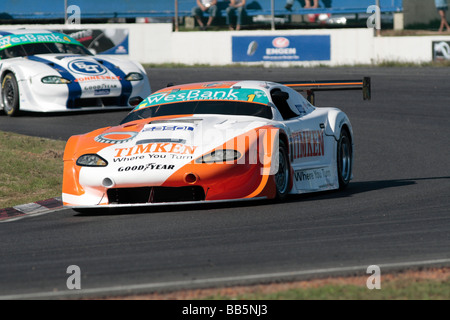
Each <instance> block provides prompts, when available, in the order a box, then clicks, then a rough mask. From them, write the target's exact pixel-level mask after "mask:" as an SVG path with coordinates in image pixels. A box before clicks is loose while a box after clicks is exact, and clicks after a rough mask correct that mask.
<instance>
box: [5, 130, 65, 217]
mask: <svg viewBox="0 0 450 320" xmlns="http://www.w3.org/2000/svg"><path fill="white" fill-rule="evenodd" d="M64 146H65V142H63V141H56V140H50V139H44V138H35V137H29V136H24V135H20V134H14V133H7V132H2V131H0V208H7V207H12V206H15V205H19V204H25V203H30V202H34V201H39V200H45V199H49V198H53V197H57V196H60V195H61V189H62V173H63V152H64Z"/></svg>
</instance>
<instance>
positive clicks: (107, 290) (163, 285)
mask: <svg viewBox="0 0 450 320" xmlns="http://www.w3.org/2000/svg"><path fill="white" fill-rule="evenodd" d="M447 263H450V259H436V260H424V261H411V262H400V263H385V264H378V266H379V267H380V268H382V269H383V268H401V267H418V266H424V265H434V264H447ZM367 267H368V265H367V266H352V267H342V268H325V269H315V270H314V269H313V270H304V271H291V272H275V273H262V274H250V275H245V276H231V277H219V278H207V279H194V280H182V281H169V282H155V283H146V284H136V285H126V286H113V287H104V288H93V289H81V290H72V291H51V292H36V293H27V294H14V295H6V296H0V300H18V299H46V298H47V299H48V298H57V297H75V296H87V295H91V296H92V295H94V294H102V295H107V294H113V293H120V292H123V293H124V295H130V294H133V291H136V290H155V289H168V288H176V287H186V286H199V285H213V284H215V285H219V284H224V283H227V282H239V281H249V280H261V281H262V280H270V279H279V278H287V277H299V276H313V275H321V274H327V273H328V274H332V273H337V272H349V271H363V272H364V273H365V272H366V270H367ZM183 290H188V288H183Z"/></svg>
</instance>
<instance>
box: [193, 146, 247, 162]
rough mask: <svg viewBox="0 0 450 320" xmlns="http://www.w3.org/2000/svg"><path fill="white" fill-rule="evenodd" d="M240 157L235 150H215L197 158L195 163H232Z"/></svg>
mask: <svg viewBox="0 0 450 320" xmlns="http://www.w3.org/2000/svg"><path fill="white" fill-rule="evenodd" d="M240 157H241V153H240V152H239V151H237V150H230V149H228V150H227V149H225V150H215V151H213V152H211V153H209V154H207V155H204V156H203V157H201V158H198V159H197V160H196V161H195V162H196V163H213V162H226V161H234V160H236V159H239V158H240Z"/></svg>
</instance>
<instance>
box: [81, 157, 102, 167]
mask: <svg viewBox="0 0 450 320" xmlns="http://www.w3.org/2000/svg"><path fill="white" fill-rule="evenodd" d="M77 165H79V166H81V167H106V166H107V165H108V162H106V160H105V159H103V158H102V157H100V156H98V155H96V154H84V155H82V156H81V157H79V158H78V160H77Z"/></svg>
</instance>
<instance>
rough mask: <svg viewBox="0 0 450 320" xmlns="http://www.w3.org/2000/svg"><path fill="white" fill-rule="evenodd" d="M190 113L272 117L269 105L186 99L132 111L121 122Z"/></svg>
mask: <svg viewBox="0 0 450 320" xmlns="http://www.w3.org/2000/svg"><path fill="white" fill-rule="evenodd" d="M188 114H220V115H231V116H253V117H260V118H265V119H272V117H273V116H272V110H271V108H270V107H269V106H268V105H263V104H259V103H251V102H242V101H186V102H179V103H171V104H163V105H156V106H152V107H148V108H143V109H139V110H137V111H132V112H131V113H129V114H128V116H127V117H126V118H125V119H123V121H122V122H121V123H120V124H124V123H127V122H130V121H134V120H139V119H148V118H154V117H161V116H172V115H188Z"/></svg>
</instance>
